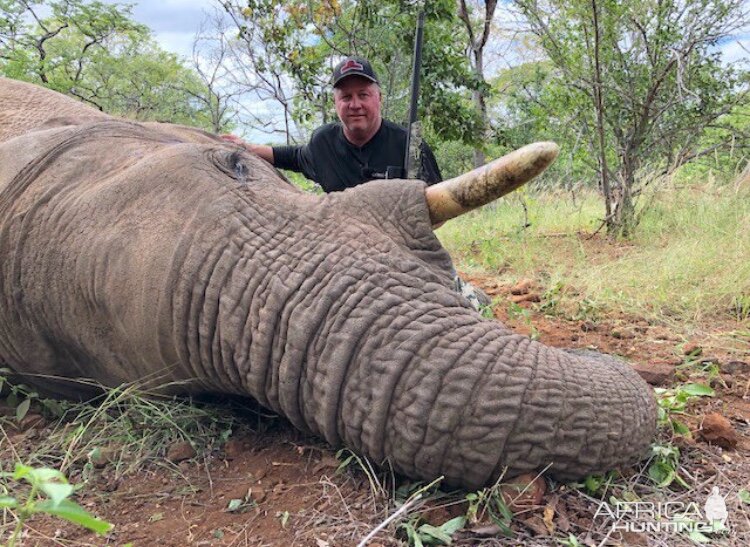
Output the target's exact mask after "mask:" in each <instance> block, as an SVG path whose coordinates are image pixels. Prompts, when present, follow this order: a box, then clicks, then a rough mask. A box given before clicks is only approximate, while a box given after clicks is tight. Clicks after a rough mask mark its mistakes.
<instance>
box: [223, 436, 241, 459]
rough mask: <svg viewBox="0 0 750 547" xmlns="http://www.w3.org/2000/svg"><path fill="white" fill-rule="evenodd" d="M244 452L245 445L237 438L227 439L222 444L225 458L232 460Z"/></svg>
mask: <svg viewBox="0 0 750 547" xmlns="http://www.w3.org/2000/svg"><path fill="white" fill-rule="evenodd" d="M244 453H245V447H244V445H243V443H242V441H240V440H239V439H229V440H228V441H227V442H226V443H225V444H224V455H225V456H226V457H227V459H230V460H233V459H235V458H236V457H238V456H241V455H242V454H244Z"/></svg>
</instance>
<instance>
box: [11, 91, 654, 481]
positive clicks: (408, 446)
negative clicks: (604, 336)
mask: <svg viewBox="0 0 750 547" xmlns="http://www.w3.org/2000/svg"><path fill="white" fill-rule="evenodd" d="M556 154H557V148H556V146H555V145H553V144H550V143H541V144H536V145H530V146H528V147H524V148H522V149H520V150H518V151H516V152H513V153H511V154H510V155H509V156H506V157H505V158H501V159H499V160H496V161H495V162H493V163H491V164H489V165H487V166H485V167H484V168H480V169H479V170H478V171H474V172H471V173H468V174H466V175H462V176H460V177H457V178H456V179H451V180H448V181H445V182H443V183H440V184H438V185H435V186H429V187H428V186H427V185H426V184H425V183H424V182H422V181H417V180H379V181H372V182H369V183H367V184H364V185H361V186H357V187H355V188H353V189H350V190H347V191H344V192H339V193H332V194H327V195H322V196H320V195H313V194H309V193H305V192H303V191H301V190H299V189H298V188H296V187H295V186H293V185H292V184H290V183H289V182H288V181H287V180H286V179H285V178H284V177H283V176H282V175H280V174H279V172H277V171H276V170H275V169H274V168H273V167H271V166H270V165H269V164H267V163H265V162H264V161H262V160H261V159H260V158H258V157H256V156H254V155H252V154H250V153H249V152H246V151H244V150H241V149H239V148H238V147H237V146H236V145H233V144H231V143H226V142H223V141H221V140H220V139H219V138H218V137H216V136H214V135H211V134H209V133H206V132H203V131H200V130H197V129H192V128H188V127H183V126H177V125H170V124H161V123H137V122H134V121H128V120H125V119H118V118H115V117H111V116H108V115H106V114H103V113H101V112H99V111H97V110H95V109H93V108H90V107H88V106H86V105H84V104H82V103H79V102H77V101H75V100H73V99H71V98H69V97H66V96H63V95H60V94H57V93H55V92H53V91H51V90H48V89H44V88H41V87H37V86H34V85H32V84H28V83H23V82H18V81H14V80H10V79H4V78H0V256H2V263H0V362H4V363H5V364H6V365H7V366H8V367H10V369H11V370H12V371H13V372H14V374H17V375H18V376H19V377H21V378H23V379H24V381H27V382H31V383H33V384H35V385H37V386H39V387H40V388H42V389H45V390H47V391H49V392H52V393H53V394H55V395H57V396H60V397H72V396H76V395H79V396H80V395H81V393H84V392H85V390H87V389H90V388H91V386H92V385H96V386H118V385H122V384H123V383H133V382H136V383H138V384H139V385H143V386H145V388H148V389H157V388H158V389H159V390H161V391H162V392H164V393H169V394H186V395H188V394H199V393H213V394H228V395H229V394H232V395H242V396H247V397H251V398H252V399H254V400H255V401H257V402H258V403H259V404H261V405H262V406H264V407H267V408H269V409H271V410H273V411H275V412H277V413H278V414H280V415H282V416H284V417H285V418H286V419H288V420H289V421H290V422H291V423H292V424H293V425H294V426H295V427H297V428H299V429H301V430H303V431H305V432H310V433H313V434H315V435H318V436H320V437H322V438H323V439H325V440H326V441H327V442H328V443H330V444H331V445H333V446H335V447H339V446H345V447H348V448H349V449H351V450H352V451H354V452H356V453H357V454H360V455H364V456H366V457H368V458H370V459H371V461H373V462H376V463H378V464H382V465H390V466H392V469H393V470H394V471H396V472H398V473H400V474H403V475H405V476H408V477H412V478H415V479H421V480H428V481H431V480H433V479H435V478H438V477H443V480H444V484H447V485H450V486H456V487H461V488H466V489H477V488H480V487H483V486H485V485H489V484H492V483H493V482H494V481H496V480H497V479H498V478H499V477H501V476H506V477H511V476H514V475H518V474H522V473H527V472H540V471H545V472H546V473H548V474H550V475H552V476H553V477H556V478H559V479H560V480H571V479H579V478H581V477H584V476H586V475H589V474H593V473H602V472H605V471H607V470H609V469H612V468H615V467H618V466H624V465H630V464H632V463H634V462H636V461H638V460H639V459H640V458H642V457H643V456H644V455H645V453H646V452H647V450H648V447H649V445H650V443H651V441H652V439H653V437H654V435H655V430H656V404H655V400H654V395H653V392H652V390H651V389H650V388H649V386H648V385H647V384H646V383H645V382H644V381H643V380H642V379H641V378H640V377H639V376H638V374H637V373H636V372H634V370H633V369H632V367H630V366H629V365H628V364H627V363H625V362H623V361H621V360H620V359H617V358H615V357H611V356H607V355H604V354H599V353H595V352H588V353H584V354H580V353H576V352H571V351H566V350H565V349H558V348H552V347H547V346H545V345H543V344H541V343H539V342H537V341H534V340H532V339H530V338H529V337H526V336H523V335H520V334H516V333H514V332H512V331H511V330H510V329H508V328H506V327H505V326H504V325H503V324H501V323H500V322H498V321H496V320H491V319H486V318H484V317H482V316H481V315H480V314H479V313H477V312H476V311H475V310H474V309H472V307H471V306H470V305H469V303H468V302H467V301H466V299H465V298H464V297H462V296H461V295H460V294H458V293H457V292H456V291H455V290H454V286H453V278H452V272H453V271H454V270H453V263H452V261H451V258H450V256H449V254H448V252H447V251H446V250H445V249H444V248H443V247H442V245H441V244H440V242H439V241H438V239H437V237H436V236H435V234H434V230H433V227H434V226H435V225H437V224H439V223H441V222H445V221H448V220H450V219H451V218H454V217H455V216H457V215H458V214H462V213H463V212H466V211H468V210H470V209H473V208H475V207H478V206H480V205H482V204H483V203H487V202H489V201H491V200H493V199H495V198H497V197H499V196H500V195H503V194H505V193H507V192H509V191H511V190H513V189H514V188H516V187H518V186H520V185H521V184H523V182H525V181H526V180H528V179H530V178H531V177H533V176H535V175H536V174H537V173H538V172H540V171H541V170H543V169H544V168H545V167H546V165H548V164H549V163H550V162H551V161H552V160H553V159H554V157H555V155H556Z"/></svg>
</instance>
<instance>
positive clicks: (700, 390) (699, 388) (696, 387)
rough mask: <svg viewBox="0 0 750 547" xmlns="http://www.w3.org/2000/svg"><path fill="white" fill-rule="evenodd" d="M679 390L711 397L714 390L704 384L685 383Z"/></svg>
mask: <svg viewBox="0 0 750 547" xmlns="http://www.w3.org/2000/svg"><path fill="white" fill-rule="evenodd" d="M680 391H681V392H683V393H687V394H688V395H692V396H693V397H713V396H714V394H715V393H714V390H713V389H711V388H710V387H708V386H707V385H705V384H685V385H684V386H682V387H680Z"/></svg>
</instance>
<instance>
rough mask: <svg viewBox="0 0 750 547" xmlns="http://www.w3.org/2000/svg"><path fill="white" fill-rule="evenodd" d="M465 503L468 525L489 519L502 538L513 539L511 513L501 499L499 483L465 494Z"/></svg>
mask: <svg viewBox="0 0 750 547" xmlns="http://www.w3.org/2000/svg"><path fill="white" fill-rule="evenodd" d="M466 501H467V502H468V507H467V509H466V519H467V521H468V523H469V524H476V523H478V522H481V521H482V520H483V519H484V518H485V517H489V519H490V520H491V521H492V523H493V524H495V525H496V526H497V527H498V528H499V529H500V532H501V533H502V534H503V535H504V536H506V537H513V531H512V530H511V529H510V524H511V522H512V521H513V512H512V511H511V510H510V508H509V507H508V504H507V503H506V502H505V499H504V498H503V494H502V490H501V489H500V484H499V483H498V484H495V485H493V486H491V487H489V488H483V489H481V490H477V491H476V492H470V493H468V494H466Z"/></svg>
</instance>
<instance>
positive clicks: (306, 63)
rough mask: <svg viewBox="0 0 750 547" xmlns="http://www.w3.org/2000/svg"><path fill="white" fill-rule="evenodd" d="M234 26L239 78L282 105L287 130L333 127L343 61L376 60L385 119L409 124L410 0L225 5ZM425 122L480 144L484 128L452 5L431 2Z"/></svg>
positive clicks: (293, 136)
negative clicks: (334, 86)
mask: <svg viewBox="0 0 750 547" xmlns="http://www.w3.org/2000/svg"><path fill="white" fill-rule="evenodd" d="M223 4H224V6H225V8H226V9H227V12H228V13H229V14H230V16H231V17H232V18H233V19H234V21H235V24H236V25H237V28H238V31H239V32H238V34H239V38H240V41H241V42H243V43H244V46H243V47H242V49H241V51H242V56H241V57H239V58H237V59H235V61H236V62H235V66H236V67H237V72H238V73H241V74H242V76H243V78H245V80H246V82H247V83H246V85H247V86H248V87H251V88H253V89H254V90H255V91H256V93H257V94H258V96H259V97H260V98H262V99H269V98H270V99H272V100H274V101H276V102H277V103H278V104H279V105H280V106H281V112H282V115H281V116H280V119H281V121H282V124H281V127H280V129H281V131H282V132H283V133H285V134H286V135H288V136H289V140H297V139H298V138H301V139H303V138H305V137H306V132H307V131H309V129H310V128H312V127H314V126H316V125H318V124H319V123H321V122H323V123H325V122H327V121H331V120H333V119H335V117H334V113H333V108H332V98H331V95H330V77H331V73H332V71H333V66H334V65H335V64H336V62H337V61H338V60H339V59H340V58H341V57H342V56H345V55H351V54H357V55H361V56H364V57H367V58H369V59H370V60H371V61H372V62H373V64H374V65H375V68H376V70H377V71H378V74H379V76H380V80H381V87H382V89H383V95H384V104H383V113H384V115H385V116H386V117H388V118H389V119H393V120H395V121H402V120H403V121H405V120H406V113H407V108H408V83H409V80H410V71H411V52H412V48H413V40H414V28H415V24H416V13H417V11H418V6H417V5H415V3H408V2H404V1H403V0H380V1H375V0H361V1H353V0H341V1H338V0H293V1H289V2H284V3H279V2H276V1H274V0H249V1H240V2H235V1H229V2H224V3H223ZM425 12H426V28H425V37H426V40H425V48H424V51H423V71H422V85H421V91H420V94H421V95H420V96H421V102H420V117H421V118H422V119H423V120H424V122H425V124H424V125H425V128H426V129H425V131H426V133H427V134H428V137H429V136H430V135H432V136H434V137H437V138H441V139H459V140H463V141H465V142H470V143H475V142H480V141H481V140H482V135H481V131H479V129H480V127H481V123H480V122H479V120H478V117H477V115H476V113H475V112H474V109H473V107H472V104H471V102H470V92H469V89H470V86H471V85H472V84H473V82H474V78H473V75H472V73H471V70H470V67H469V66H468V63H467V60H466V58H465V56H464V55H463V52H462V48H461V46H460V44H459V42H457V40H456V36H457V34H458V33H459V31H460V27H459V24H460V23H459V21H458V20H457V19H456V17H455V13H454V4H453V0H434V1H431V2H426V4H425Z"/></svg>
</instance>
